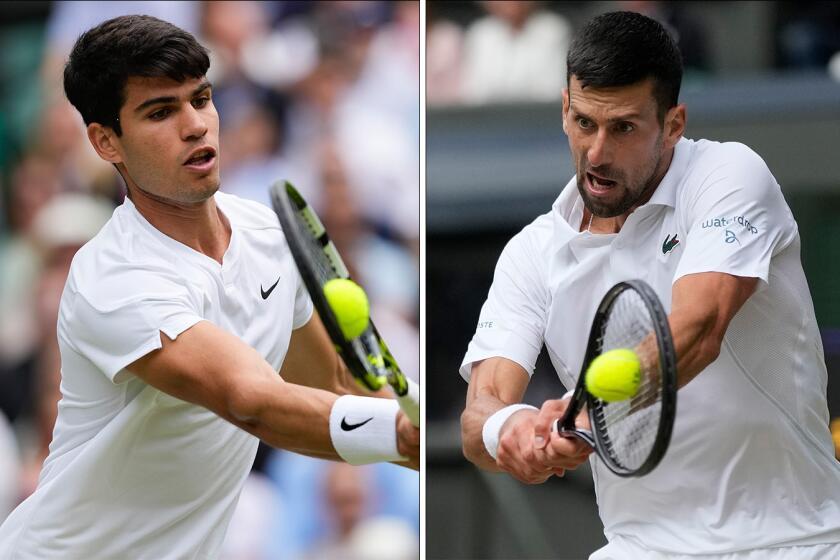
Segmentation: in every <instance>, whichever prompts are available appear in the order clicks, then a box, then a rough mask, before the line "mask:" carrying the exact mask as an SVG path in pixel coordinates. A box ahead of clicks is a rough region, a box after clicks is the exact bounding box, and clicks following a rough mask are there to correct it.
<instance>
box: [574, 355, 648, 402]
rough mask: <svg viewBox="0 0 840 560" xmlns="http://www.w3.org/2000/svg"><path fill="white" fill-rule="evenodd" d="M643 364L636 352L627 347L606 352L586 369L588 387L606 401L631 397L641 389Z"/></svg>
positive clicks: (593, 393) (594, 394)
mask: <svg viewBox="0 0 840 560" xmlns="http://www.w3.org/2000/svg"><path fill="white" fill-rule="evenodd" d="M641 365H642V364H641V362H639V357H638V356H637V355H636V353H635V352H633V351H632V350H628V349H627V348H616V349H614V350H610V351H608V352H604V353H603V354H601V355H600V356H598V357H597V358H595V359H594V360H592V363H591V364H589V368H587V370H586V389H587V390H588V391H589V392H590V393H592V395H593V396H595V397H598V398H599V399H601V400H602V401H606V402H613V401H623V400H625V399H629V398H630V397H632V396H633V395H635V394H636V392H637V391H638V390H639V383H640V381H641V378H642V370H641Z"/></svg>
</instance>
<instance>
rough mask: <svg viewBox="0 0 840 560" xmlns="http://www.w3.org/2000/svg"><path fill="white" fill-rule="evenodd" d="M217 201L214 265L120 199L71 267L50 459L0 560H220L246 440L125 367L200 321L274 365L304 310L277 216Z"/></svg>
mask: <svg viewBox="0 0 840 560" xmlns="http://www.w3.org/2000/svg"><path fill="white" fill-rule="evenodd" d="M215 197H216V202H217V204H218V207H219V209H220V210H221V211H222V212H223V213H224V215H225V216H226V217H227V218H228V220H229V221H230V224H231V229H232V234H231V239H230V246H229V247H228V250H227V252H226V253H225V255H224V258H223V264H221V265H220V264H219V263H218V262H216V261H214V260H213V259H211V258H209V257H207V256H206V255H203V254H201V253H198V252H196V251H194V250H192V249H190V248H189V247H187V246H186V245H183V244H181V243H179V242H177V241H175V240H173V239H171V238H169V237H167V236H165V235H164V234H162V233H161V232H160V231H158V230H157V229H155V228H154V227H153V226H152V225H151V224H149V223H148V222H147V221H146V220H145V219H144V218H143V217H142V216H141V215H140V213H139V212H138V211H137V209H136V208H135V207H134V205H133V204H132V203H131V201H130V200H126V201H125V203H124V204H123V205H122V206H121V207H119V208H117V210H116V211H115V212H114V215H113V217H112V218H111V220H110V221H109V222H108V223H107V224H106V225H105V227H104V228H103V229H102V230H101V231H100V233H99V234H98V235H97V236H96V237H95V238H94V239H93V240H92V241H91V242H90V243H88V244H87V245H85V246H84V247H83V248H82V249H81V250H80V251H79V252H78V254H77V255H76V257H75V258H74V259H73V264H72V267H71V269H70V275H69V278H68V280H67V285H66V287H65V289H64V294H63V295H62V298H61V306H60V310H59V319H58V339H59V346H60V348H61V361H62V380H61V392H62V398H61V401H60V402H59V405H58V419H57V422H56V426H55V431H54V434H53V441H52V444H51V445H50V454H49V457H48V458H47V460H46V462H45V463H44V468H43V470H42V472H41V478H40V481H39V483H38V489H37V490H36V491H35V493H34V494H33V495H32V496H30V497H29V498H28V499H27V500H26V501H25V502H24V503H23V504H21V505H20V506H19V507H18V508H17V510H15V511H14V512H13V513H12V514H11V516H10V517H9V518H8V519H7V520H6V522H5V523H4V524H3V525H2V527H0V558H2V559H4V560H5V559H11V558H14V559H15V560H18V559H28V558H33V559H34V558H38V559H46V558H60V559H62V560H68V559H78V560H82V559H91V558H96V559H109V558H114V559H116V558H132V559H134V560H138V559H150V560H152V559H153V560H160V559H168V558H172V559H174V558H178V559H184V558H212V557H215V556H216V555H218V554H219V552H218V551H219V548H220V546H221V543H222V540H223V538H224V534H225V530H226V528H227V525H228V521H229V520H230V517H231V514H232V513H233V510H234V507H235V506H236V502H237V499H238V497H239V492H240V490H241V488H242V485H243V483H244V480H245V478H246V476H247V475H248V472H249V471H250V468H251V465H252V463H253V459H254V455H255V454H256V450H257V444H258V440H257V438H255V437H254V436H252V435H250V434H248V433H246V432H244V431H243V430H240V429H239V428H237V427H235V426H234V425H232V424H230V423H228V422H227V421H225V420H223V419H221V418H220V417H219V416H217V415H216V414H214V413H213V412H210V411H209V410H207V409H205V408H202V407H200V406H196V405H192V404H189V403H187V402H184V401H182V400H179V399H177V398H175V397H172V396H169V395H167V394H165V393H163V392H161V391H158V390H157V389H155V388H154V387H151V386H150V385H147V384H146V383H145V382H143V381H142V380H140V379H139V378H136V377H134V376H133V375H132V374H131V373H129V372H128V371H127V370H125V369H124V368H125V367H126V366H127V365H128V364H130V363H132V362H134V361H135V360H137V359H138V358H140V357H142V356H144V355H145V354H148V353H149V352H151V351H153V350H155V349H158V348H160V347H161V342H160V333H161V332H163V333H165V334H166V335H167V336H168V337H169V338H172V339H174V338H176V337H177V336H178V335H179V334H180V333H182V332H183V331H185V330H187V329H188V328H190V327H191V326H193V325H194V324H196V323H198V322H199V321H203V320H204V321H210V322H212V323H213V324H215V325H216V326H218V327H220V328H222V329H224V330H226V331H228V332H230V333H232V334H234V335H236V336H238V337H239V338H241V339H242V340H243V341H244V342H245V343H247V344H248V345H250V346H252V347H253V348H255V349H256V350H257V351H258V352H259V353H260V354H261V355H262V356H263V357H264V358H265V359H266V360H267V361H268V362H269V363H270V364H271V365H272V367H274V368H275V369H278V370H279V368H280V365H281V364H282V362H283V358H284V356H285V354H286V350H287V349H288V345H289V339H290V336H291V332H292V329H295V328H298V327H300V326H302V325H304V324H305V323H306V322H307V321H308V320H309V318H310V316H311V314H312V303H311V301H310V299H309V296H308V295H307V293H306V290H305V289H304V287H303V285H302V282H301V281H300V278H299V276H298V272H297V269H296V268H295V265H294V262H293V260H292V257H291V254H290V252H289V249H288V246H287V245H286V241H285V238H284V237H283V234H282V232H281V230H280V226H279V224H278V221H277V218H276V216H275V215H274V213H273V212H272V211H271V210H269V209H268V208H266V207H264V206H262V205H259V204H257V203H254V202H249V201H245V200H242V199H240V198H237V197H235V196H232V195H226V194H223V193H218V194H216V195H215ZM275 284H276V285H275ZM272 286H274V288H273V289H272V288H271V287H272ZM263 296H265V297H263Z"/></svg>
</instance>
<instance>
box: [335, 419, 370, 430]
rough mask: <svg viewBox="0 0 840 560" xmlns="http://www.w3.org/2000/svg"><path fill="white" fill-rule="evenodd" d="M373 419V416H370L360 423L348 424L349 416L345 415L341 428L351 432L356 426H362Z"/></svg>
mask: <svg viewBox="0 0 840 560" xmlns="http://www.w3.org/2000/svg"><path fill="white" fill-rule="evenodd" d="M371 420H373V416H371V417H370V418H368V419H367V420H365V421H364V422H359V423H358V424H348V423H347V418H346V417H344V418H342V419H341V429H342V430H344V431H345V432H351V431H353V430H355V429H356V428H361V427H362V426H364V425H365V424H367V423H368V422H370V421H371Z"/></svg>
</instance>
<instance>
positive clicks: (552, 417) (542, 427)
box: [534, 399, 569, 449]
mask: <svg viewBox="0 0 840 560" xmlns="http://www.w3.org/2000/svg"><path fill="white" fill-rule="evenodd" d="M568 405H569V403H568V400H558V399H551V400H547V401H545V402H544V403H543V404H542V406H541V407H540V412H539V414H538V415H537V420H536V423H535V424H534V445H535V446H536V447H537V449H542V448H544V447H545V446H546V445H547V444H548V441H549V439H550V436H551V431H552V426H553V425H554V423H555V421H556V420H557V418H560V417H561V416H563V412H565V410H566V408H567V407H568Z"/></svg>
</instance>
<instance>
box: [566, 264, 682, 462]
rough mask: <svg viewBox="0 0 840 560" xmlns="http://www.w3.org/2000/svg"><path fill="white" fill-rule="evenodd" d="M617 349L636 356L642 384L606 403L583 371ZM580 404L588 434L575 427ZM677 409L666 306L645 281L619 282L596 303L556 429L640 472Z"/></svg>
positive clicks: (662, 444)
mask: <svg viewBox="0 0 840 560" xmlns="http://www.w3.org/2000/svg"><path fill="white" fill-rule="evenodd" d="M617 348H627V349H630V350H633V351H634V352H635V353H636V355H637V356H638V357H639V361H640V362H641V382H640V385H639V389H638V391H637V392H636V394H635V395H634V396H633V397H631V398H629V399H626V400H620V401H612V402H606V401H603V400H601V399H598V398H596V397H595V396H593V395H592V394H591V393H589V391H587V389H586V371H587V369H588V368H589V365H590V364H591V363H592V360H594V359H595V358H596V357H598V356H599V355H600V354H603V353H604V352H607V351H609V350H613V349H617ZM584 406H586V407H587V409H588V413H589V421H590V424H591V426H592V431H591V432H590V431H588V430H584V429H579V428H577V427H575V417H576V416H577V415H578V413H579V412H580V411H581V410H582V409H583V407H584ZM676 409H677V358H676V353H675V351H674V342H673V339H672V338H671V329H670V327H669V326H668V317H667V315H666V314H665V310H664V309H663V308H662V304H661V303H660V301H659V298H658V297H657V296H656V293H655V292H654V291H653V289H652V288H651V287H650V286H648V285H647V284H646V283H645V282H643V281H641V280H630V281H627V282H620V283H618V284H616V285H615V286H613V287H612V288H611V289H610V290H609V291H608V292H607V294H606V295H605V296H604V298H603V299H602V300H601V303H600V305H599V306H598V310H597V311H596V313H595V319H594V320H593V322H592V330H591V331H590V334H589V342H588V343H587V347H586V354H585V356H584V359H583V366H582V368H581V373H580V377H579V378H578V382H577V386H576V387H575V390H574V392H573V394H572V400H571V402H570V403H569V407H568V408H567V409H566V412H565V414H564V415H563V418H561V419H559V420H558V421H557V424H556V430H557V431H558V432H559V433H560V434H561V435H568V436H574V437H578V438H580V439H583V440H584V441H586V442H587V443H588V444H589V445H591V446H592V447H594V448H595V451H596V453H597V454H598V457H600V458H601V460H603V461H604V463H605V464H606V465H607V467H608V468H609V469H610V470H611V471H612V472H614V473H615V474H617V475H619V476H625V477H627V476H643V475H645V474H647V473H649V472H650V471H652V470H653V469H654V468H655V467H656V465H658V464H659V461H660V460H662V457H663V456H664V455H665V451H666V450H667V449H668V443H669V442H670V439H671V430H672V428H673V426H674V416H675V415H676Z"/></svg>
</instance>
